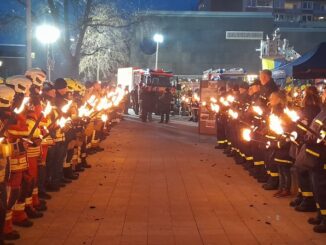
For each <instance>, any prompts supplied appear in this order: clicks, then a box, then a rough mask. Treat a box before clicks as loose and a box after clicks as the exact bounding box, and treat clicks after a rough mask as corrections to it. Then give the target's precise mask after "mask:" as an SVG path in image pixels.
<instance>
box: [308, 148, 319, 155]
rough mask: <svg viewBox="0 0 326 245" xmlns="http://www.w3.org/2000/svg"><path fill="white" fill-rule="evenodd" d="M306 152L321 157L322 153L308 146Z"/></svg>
mask: <svg viewBox="0 0 326 245" xmlns="http://www.w3.org/2000/svg"><path fill="white" fill-rule="evenodd" d="M306 152H307V153H309V154H310V155H313V156H315V157H320V154H319V153H318V152H315V151H313V150H310V149H308V148H306Z"/></svg>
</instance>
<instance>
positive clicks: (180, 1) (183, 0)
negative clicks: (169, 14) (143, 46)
mask: <svg viewBox="0 0 326 245" xmlns="http://www.w3.org/2000/svg"><path fill="white" fill-rule="evenodd" d="M117 1H118V6H119V7H121V8H126V4H125V3H126V0H117ZM39 2H44V0H39V1H37V0H33V1H32V4H34V5H36V4H38V3H39ZM103 2H111V0H103ZM131 2H133V4H130V3H131ZM198 2H199V0H133V1H129V0H128V7H127V8H129V10H133V11H144V10H170V11H196V10H197V6H198ZM8 11H15V12H16V13H19V15H20V16H22V17H23V18H24V16H25V10H24V8H23V7H22V6H21V5H19V4H17V2H16V0H0V15H2V16H4V15H5V14H6V13H7V12H8ZM0 30H1V29H0ZM24 40H25V32H24V23H21V25H20V27H18V29H16V28H15V29H11V31H10V33H8V32H4V31H0V44H1V43H23V42H24Z"/></svg>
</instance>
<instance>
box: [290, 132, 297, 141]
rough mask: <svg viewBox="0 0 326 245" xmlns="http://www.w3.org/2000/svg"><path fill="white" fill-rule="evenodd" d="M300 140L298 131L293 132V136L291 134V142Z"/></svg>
mask: <svg viewBox="0 0 326 245" xmlns="http://www.w3.org/2000/svg"><path fill="white" fill-rule="evenodd" d="M297 138H298V133H297V132H296V131H293V132H292V133H291V134H290V140H291V141H296V140H297Z"/></svg>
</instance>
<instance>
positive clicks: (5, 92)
mask: <svg viewBox="0 0 326 245" xmlns="http://www.w3.org/2000/svg"><path fill="white" fill-rule="evenodd" d="M14 96H15V91H14V90H13V89H12V88H9V87H8V86H6V85H5V84H0V107H1V108H4V107H9V106H10V105H11V103H12V101H13V99H14Z"/></svg>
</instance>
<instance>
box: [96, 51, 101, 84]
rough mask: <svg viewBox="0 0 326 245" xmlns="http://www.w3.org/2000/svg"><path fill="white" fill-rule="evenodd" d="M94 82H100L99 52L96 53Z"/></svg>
mask: <svg viewBox="0 0 326 245" xmlns="http://www.w3.org/2000/svg"><path fill="white" fill-rule="evenodd" d="M96 80H97V81H100V52H98V53H97V70H96Z"/></svg>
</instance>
